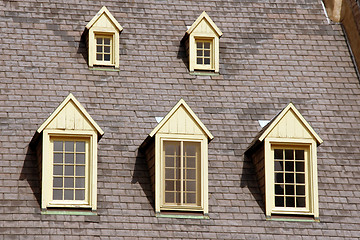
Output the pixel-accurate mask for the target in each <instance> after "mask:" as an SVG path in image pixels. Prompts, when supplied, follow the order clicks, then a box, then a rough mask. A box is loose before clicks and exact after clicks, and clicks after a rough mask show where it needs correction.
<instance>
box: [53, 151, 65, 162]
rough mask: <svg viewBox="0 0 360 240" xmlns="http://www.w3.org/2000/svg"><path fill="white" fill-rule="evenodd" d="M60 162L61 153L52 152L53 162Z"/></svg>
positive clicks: (61, 158) (61, 159)
mask: <svg viewBox="0 0 360 240" xmlns="http://www.w3.org/2000/svg"><path fill="white" fill-rule="evenodd" d="M62 162H63V154H62V153H54V163H62Z"/></svg>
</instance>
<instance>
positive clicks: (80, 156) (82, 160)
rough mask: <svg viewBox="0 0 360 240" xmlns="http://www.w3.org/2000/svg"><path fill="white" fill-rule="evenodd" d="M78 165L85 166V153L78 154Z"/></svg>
mask: <svg viewBox="0 0 360 240" xmlns="http://www.w3.org/2000/svg"><path fill="white" fill-rule="evenodd" d="M76 164H85V153H77V154H76Z"/></svg>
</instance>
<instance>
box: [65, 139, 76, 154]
mask: <svg viewBox="0 0 360 240" xmlns="http://www.w3.org/2000/svg"><path fill="white" fill-rule="evenodd" d="M65 151H66V152H74V142H70V141H66V142H65Z"/></svg>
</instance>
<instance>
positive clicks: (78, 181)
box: [75, 177, 85, 188]
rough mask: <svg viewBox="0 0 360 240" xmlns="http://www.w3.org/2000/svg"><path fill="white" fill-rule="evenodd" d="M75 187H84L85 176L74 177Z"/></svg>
mask: <svg viewBox="0 0 360 240" xmlns="http://www.w3.org/2000/svg"><path fill="white" fill-rule="evenodd" d="M75 187H76V188H84V187H85V178H83V177H80V178H78V177H77V178H76V180H75Z"/></svg>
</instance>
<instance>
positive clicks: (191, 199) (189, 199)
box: [186, 193, 196, 203]
mask: <svg viewBox="0 0 360 240" xmlns="http://www.w3.org/2000/svg"><path fill="white" fill-rule="evenodd" d="M186 203H196V194H195V193H187V194H186Z"/></svg>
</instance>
